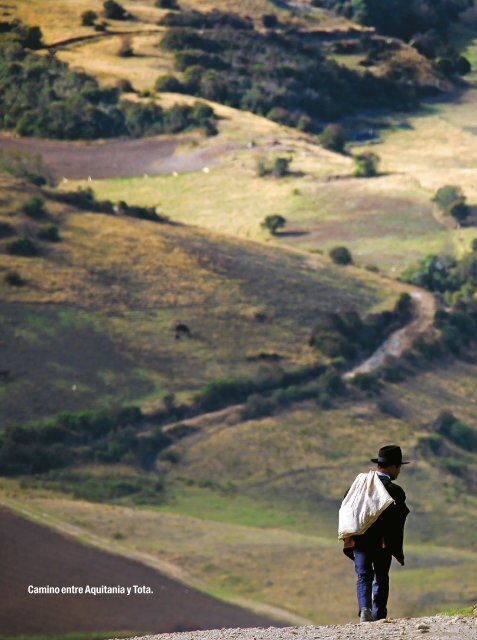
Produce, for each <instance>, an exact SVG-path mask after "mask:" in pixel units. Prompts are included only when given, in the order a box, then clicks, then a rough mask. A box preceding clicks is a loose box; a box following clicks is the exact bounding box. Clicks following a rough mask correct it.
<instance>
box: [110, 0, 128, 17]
mask: <svg viewBox="0 0 477 640" xmlns="http://www.w3.org/2000/svg"><path fill="white" fill-rule="evenodd" d="M103 9H104V16H105V17H106V18H109V19H110V20H127V19H128V18H130V17H131V16H130V15H129V13H128V12H127V11H126V10H125V9H124V7H122V6H121V5H120V4H119V3H118V2H116V1H115V0H106V1H105V2H104V3H103Z"/></svg>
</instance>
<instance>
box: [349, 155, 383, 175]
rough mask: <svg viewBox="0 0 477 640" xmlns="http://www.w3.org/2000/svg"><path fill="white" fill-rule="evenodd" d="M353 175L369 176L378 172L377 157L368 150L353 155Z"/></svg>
mask: <svg viewBox="0 0 477 640" xmlns="http://www.w3.org/2000/svg"><path fill="white" fill-rule="evenodd" d="M354 163H355V168H354V175H355V176H356V177H357V178H371V177H373V176H376V175H377V174H378V164H379V157H378V156H377V155H376V154H375V153H372V152H370V151H368V152H366V153H361V154H359V155H357V156H354Z"/></svg>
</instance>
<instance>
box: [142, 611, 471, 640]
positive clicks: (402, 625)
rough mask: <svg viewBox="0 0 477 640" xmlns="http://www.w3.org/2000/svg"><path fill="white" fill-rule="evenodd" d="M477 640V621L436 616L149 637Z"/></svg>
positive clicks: (200, 639)
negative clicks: (323, 625)
mask: <svg viewBox="0 0 477 640" xmlns="http://www.w3.org/2000/svg"><path fill="white" fill-rule="evenodd" d="M421 636H423V637H428V638H429V639H430V640H457V639H459V640H475V638H477V617H476V616H471V617H464V616H432V617H425V618H400V619H397V620H392V619H388V620H382V621H379V622H368V623H365V624H343V625H331V626H327V627H315V626H307V627H284V628H281V629H275V628H273V627H270V628H268V629H259V628H257V629H214V630H211V631H195V632H186V633H181V634H177V633H174V634H162V635H157V636H147V637H148V640H374V639H375V640H394V639H396V640H398V639H399V640H411V639H412V640H416V638H420V637H421Z"/></svg>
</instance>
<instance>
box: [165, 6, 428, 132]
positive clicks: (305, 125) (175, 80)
mask: <svg viewBox="0 0 477 640" xmlns="http://www.w3.org/2000/svg"><path fill="white" fill-rule="evenodd" d="M162 24H164V25H165V26H167V27H169V29H168V32H167V33H166V34H165V36H164V38H163V39H162V41H161V46H162V47H163V48H165V49H167V50H169V51H173V52H174V54H175V68H176V69H177V71H178V72H181V76H180V78H179V77H176V76H174V75H165V76H162V77H160V78H159V79H158V81H157V84H156V89H157V90H159V91H174V92H183V93H187V94H192V95H196V96H201V97H203V98H207V99H210V100H215V101H217V102H221V103H224V104H227V105H230V106H233V107H236V108H240V109H244V110H248V111H253V112H254V113H258V114H260V115H264V116H267V117H269V118H271V119H273V120H276V121H278V122H281V123H283V124H287V125H291V126H298V127H299V128H301V129H303V130H314V129H319V128H320V122H323V121H335V120H336V119H338V118H340V117H341V116H343V115H345V114H349V113H352V112H354V111H356V110H358V109H363V108H375V107H403V106H406V105H408V104H410V103H412V102H413V101H414V100H415V98H416V89H415V87H413V86H412V85H411V84H410V83H409V82H407V81H403V80H402V79H399V78H396V79H393V80H390V79H386V78H379V77H377V76H375V75H373V74H372V73H370V72H369V71H367V70H366V71H362V72H358V71H353V70H350V69H347V68H345V67H343V66H340V65H338V64H337V63H335V62H334V61H332V60H330V59H327V58H326V57H325V55H324V53H323V45H322V43H321V42H320V40H319V39H316V38H313V37H312V36H310V35H309V34H305V33H302V32H300V31H298V30H296V29H295V28H293V27H290V26H288V27H286V28H280V29H270V30H267V31H266V32H265V33H264V32H262V31H257V30H255V29H254V25H253V22H252V21H251V20H249V19H246V18H240V17H238V16H235V15H233V14H224V13H222V12H219V11H213V12H211V13H208V14H203V13H200V12H197V11H182V12H179V13H172V12H171V13H169V14H166V16H164V18H163V19H162Z"/></svg>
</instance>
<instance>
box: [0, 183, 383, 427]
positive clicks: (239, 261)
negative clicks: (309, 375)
mask: <svg viewBox="0 0 477 640" xmlns="http://www.w3.org/2000/svg"><path fill="white" fill-rule="evenodd" d="M2 186H3V190H2V194H3V202H2V207H1V208H0V216H1V218H2V219H4V220H9V221H10V223H12V224H14V226H15V227H16V228H17V230H18V231H22V230H25V229H27V230H28V233H29V234H30V235H32V236H33V237H34V236H35V235H36V233H37V231H36V226H35V224H34V223H32V221H31V220H30V221H28V220H27V219H26V217H25V216H23V214H21V213H20V209H21V206H22V203H23V202H25V200H26V199H27V197H28V196H29V195H30V196H31V195H33V194H34V193H36V190H35V189H33V188H27V189H25V187H24V186H23V185H22V184H18V183H14V182H13V183H12V182H11V181H8V180H6V179H4V180H3V183H2ZM47 208H48V210H49V217H50V221H52V222H56V223H58V224H59V228H60V235H61V238H62V241H61V242H60V243H57V244H46V243H44V244H42V245H41V255H40V256H39V257H36V258H26V257H19V256H10V255H8V254H6V253H5V252H2V253H0V270H1V272H2V274H4V273H5V272H6V271H7V270H16V271H18V272H19V273H20V274H21V276H22V277H23V278H24V279H25V280H27V286H25V287H12V286H9V285H7V284H6V283H5V282H4V281H3V279H2V283H1V285H0V287H1V297H2V300H3V303H2V313H3V315H4V318H8V322H12V323H14V324H15V325H17V326H16V328H15V329H12V331H11V333H12V336H11V337H12V340H13V341H14V340H15V339H17V340H19V339H20V338H21V340H22V342H21V350H20V351H19V350H18V349H17V351H15V350H14V349H13V346H12V349H11V350H10V351H11V353H10V352H9V355H8V357H7V361H10V360H11V365H8V364H5V367H6V368H9V366H11V367H12V381H11V383H9V384H8V385H5V384H4V385H2V388H1V390H0V398H2V401H3V403H4V404H3V407H4V409H5V410H6V408H7V405H8V412H7V414H6V415H8V417H9V419H10V420H14V419H15V418H16V419H25V418H26V417H30V416H31V415H35V416H36V417H39V415H41V414H42V412H45V411H46V412H47V413H52V412H55V411H59V410H61V409H67V408H69V409H73V408H80V407H81V406H85V404H86V405H88V404H90V405H91V404H93V405H97V404H98V403H101V402H102V401H106V400H107V402H110V401H111V400H112V399H113V398H114V395H115V393H119V395H120V397H122V398H123V400H125V399H126V398H129V399H130V398H131V391H128V392H127V393H125V388H126V387H127V379H128V371H129V372H130V373H129V376H130V381H131V382H132V381H133V380H136V383H135V384H134V385H133V388H134V391H132V395H133V396H134V395H135V394H136V397H137V395H144V394H145V393H146V392H147V393H148V394H149V396H150V397H149V398H148V402H149V401H151V400H154V398H155V399H156V401H157V398H158V397H160V396H162V394H163V393H165V392H175V393H179V395H180V396H181V395H185V396H187V397H189V396H190V394H191V393H193V392H195V391H197V390H198V389H199V388H200V387H201V386H203V385H204V384H205V383H206V382H208V381H209V380H211V379H217V378H229V377H234V378H237V377H245V378H247V377H250V376H253V375H255V374H256V373H257V372H258V371H259V370H260V368H262V367H263V366H264V365H263V364H260V359H259V358H258V360H257V359H256V360H253V359H250V357H251V356H252V357H253V356H256V355H257V354H259V353H260V352H263V351H265V352H269V353H275V354H279V356H280V357H281V359H282V363H283V365H284V366H285V367H287V368H288V367H293V366H297V365H300V364H308V363H310V362H312V361H314V359H315V358H316V357H317V356H316V353H314V352H313V351H312V350H311V349H310V348H309V347H308V346H307V340H308V335H309V331H310V330H311V327H312V326H313V324H314V322H315V321H316V318H317V317H318V315H319V314H320V313H324V312H327V311H330V310H332V309H335V308H340V307H342V306H345V307H349V306H356V307H357V308H359V309H360V310H367V309H369V308H371V307H373V306H375V305H376V304H380V303H383V302H385V301H388V303H389V304H392V299H393V298H395V294H393V292H392V290H390V289H389V287H388V286H387V285H386V283H381V282H380V281H379V280H378V279H376V278H374V279H371V278H367V279H366V278H364V279H362V278H361V275H360V274H359V273H358V272H348V273H346V274H345V273H344V272H343V271H342V270H341V269H338V268H336V267H332V266H331V265H329V264H327V263H326V261H323V260H320V259H319V258H318V257H317V258H316V259H315V260H314V262H313V264H311V263H308V261H307V257H306V256H303V255H301V254H296V253H293V252H280V253H277V252H276V249H275V248H274V247H271V246H266V245H261V244H253V243H248V242H245V241H243V240H233V239H231V238H230V237H226V236H220V235H216V234H211V233H206V232H204V231H199V230H198V229H190V228H185V227H180V226H170V225H160V224H155V223H151V222H146V221H141V220H133V219H130V218H122V217H113V216H108V215H101V214H90V213H86V212H81V213H80V212H77V211H74V210H71V209H68V208H66V207H62V206H60V205H58V204H55V203H52V202H48V204H47ZM6 242H7V239H5V240H3V241H1V243H2V245H4V244H5V243H6ZM33 305H37V308H38V315H39V317H41V318H42V319H41V321H39V322H38V323H35V322H33V320H32V318H31V316H32V313H33V311H32V310H33ZM320 310H321V311H320ZM257 312H260V313H262V314H263V313H264V314H265V315H266V317H267V321H266V322H257V320H256V319H255V314H256V313H257ZM179 320H180V321H182V322H186V323H187V324H188V325H189V327H190V329H191V331H192V339H190V340H174V331H173V327H174V324H175V322H176V321H179ZM79 327H83V332H82V333H81V332H80V333H77V334H76V338H77V339H76V341H75V342H74V343H73V345H72V349H73V352H72V353H68V351H65V350H64V345H63V342H64V341H65V340H66V341H67V340H69V339H70V337H69V336H70V332H72V331H74V330H75V328H76V329H78V328H79ZM87 327H89V331H90V334H89V335H90V340H91V345H90V346H89V347H88V346H87V341H88V331H87V330H86V328H87ZM60 335H61V336H62V338H61V339H60ZM100 336H103V342H102V344H103V345H104V347H105V348H106V347H107V349H109V351H107V353H106V352H104V351H101V350H100V349H99V350H98V344H97V341H99V340H100ZM93 337H95V340H93ZM85 341H86V342H85ZM13 344H14V342H12V345H13ZM55 345H56V346H55ZM93 345H96V346H94V348H93ZM75 349H77V351H75ZM43 350H46V351H47V352H48V353H49V359H48V367H49V368H50V369H51V375H50V376H48V377H46V378H45V376H44V375H41V371H43V372H44V367H45V365H43V367H42V368H41V370H38V368H37V367H35V366H31V365H28V369H27V372H26V373H25V372H24V365H23V364H22V362H23V359H24V358H27V360H28V362H32V358H33V361H34V360H35V358H40V357H41V353H42V352H43ZM95 350H98V360H96V358H95V356H94V353H95ZM20 352H21V353H22V355H20ZM86 353H88V354H90V357H89V360H88V363H89V364H88V367H86V363H85V362H84V358H83V356H84V354H86ZM34 354H36V355H34ZM74 354H76V355H74ZM80 355H81V357H80ZM109 359H110V360H111V362H112V363H116V364H115V365H114V366H113V365H112V364H111V366H110V365H109V364H107V363H108V360H109ZM69 360H70V361H71V362H69ZM55 363H56V364H55ZM55 367H56V370H53V369H55ZM85 367H86V369H85ZM91 367H93V369H92V371H95V373H94V374H93V375H91V374H92V371H90V369H91ZM115 368H116V370H115ZM25 385H26V386H25ZM31 385H33V388H37V391H38V392H39V393H40V396H41V398H43V402H44V406H43V408H42V409H41V411H40V414H39V415H37V413H38V410H37V409H35V407H33V405H30V404H25V403H22V402H19V397H20V396H21V395H22V394H24V393H26V390H27V388H28V389H30V391H29V392H31ZM51 385H53V386H55V385H59V388H61V389H63V390H64V389H65V388H67V389H69V392H68V394H66V395H64V396H58V395H55V394H54V393H52V388H51ZM73 387H75V393H72V392H71V389H72V388H73ZM46 398H48V401H46Z"/></svg>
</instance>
